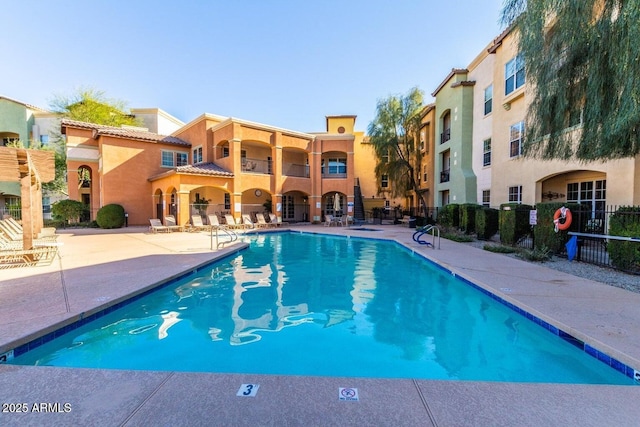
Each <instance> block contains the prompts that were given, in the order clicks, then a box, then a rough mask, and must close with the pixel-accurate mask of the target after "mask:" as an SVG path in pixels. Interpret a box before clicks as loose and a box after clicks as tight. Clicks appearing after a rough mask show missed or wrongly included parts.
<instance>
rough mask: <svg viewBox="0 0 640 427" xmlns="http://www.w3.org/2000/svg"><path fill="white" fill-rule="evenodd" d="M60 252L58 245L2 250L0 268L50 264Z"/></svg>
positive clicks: (0, 251)
mask: <svg viewBox="0 0 640 427" xmlns="http://www.w3.org/2000/svg"><path fill="white" fill-rule="evenodd" d="M57 254H58V247H57V246H56V245H50V246H38V247H34V248H32V249H11V250H0V269H5V268H12V267H33V266H36V265H49V264H51V262H52V261H53V260H54V259H55V257H56V255H57Z"/></svg>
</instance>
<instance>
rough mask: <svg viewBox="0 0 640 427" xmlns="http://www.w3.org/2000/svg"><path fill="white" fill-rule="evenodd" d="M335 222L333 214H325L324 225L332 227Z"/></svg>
mask: <svg viewBox="0 0 640 427" xmlns="http://www.w3.org/2000/svg"><path fill="white" fill-rule="evenodd" d="M333 224H334V222H333V215H325V216H324V226H325V227H331V226H332V225H333Z"/></svg>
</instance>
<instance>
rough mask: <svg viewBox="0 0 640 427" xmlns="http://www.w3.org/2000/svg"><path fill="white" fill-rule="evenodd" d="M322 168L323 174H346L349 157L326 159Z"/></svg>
mask: <svg viewBox="0 0 640 427" xmlns="http://www.w3.org/2000/svg"><path fill="white" fill-rule="evenodd" d="M321 169H322V174H323V175H325V174H328V175H345V174H346V173H347V159H344V158H342V159H341V158H334V159H324V160H323V161H322V166H321Z"/></svg>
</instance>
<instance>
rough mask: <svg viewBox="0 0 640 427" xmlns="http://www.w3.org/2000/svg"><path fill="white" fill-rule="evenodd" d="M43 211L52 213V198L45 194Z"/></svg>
mask: <svg viewBox="0 0 640 427" xmlns="http://www.w3.org/2000/svg"><path fill="white" fill-rule="evenodd" d="M42 213H43V214H48V213H51V198H50V197H47V196H44V197H43V198H42Z"/></svg>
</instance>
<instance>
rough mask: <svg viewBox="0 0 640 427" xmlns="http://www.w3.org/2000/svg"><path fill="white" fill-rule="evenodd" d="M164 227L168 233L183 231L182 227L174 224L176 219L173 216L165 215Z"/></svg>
mask: <svg viewBox="0 0 640 427" xmlns="http://www.w3.org/2000/svg"><path fill="white" fill-rule="evenodd" d="M164 225H165V227H168V228H169V231H183V230H184V227H183V226H181V225H178V224H177V223H176V217H175V216H173V215H167V216H165V217H164Z"/></svg>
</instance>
